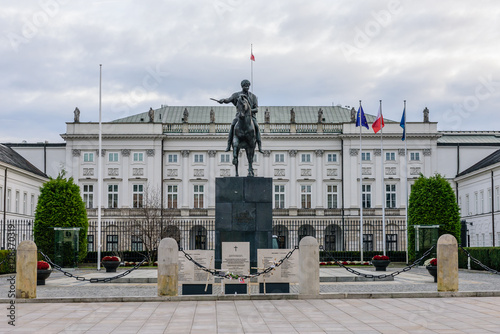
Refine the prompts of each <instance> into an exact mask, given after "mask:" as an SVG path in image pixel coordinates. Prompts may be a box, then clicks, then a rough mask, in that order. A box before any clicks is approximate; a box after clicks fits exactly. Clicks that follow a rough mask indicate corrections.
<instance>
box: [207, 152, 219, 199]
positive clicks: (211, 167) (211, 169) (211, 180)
mask: <svg viewBox="0 0 500 334" xmlns="http://www.w3.org/2000/svg"><path fill="white" fill-rule="evenodd" d="M216 156H217V151H214V150H210V151H208V171H207V174H208V175H207V179H208V185H207V188H208V193H207V194H206V195H208V196H206V198H207V208H208V209H215V177H216V175H215V157H216Z"/></svg>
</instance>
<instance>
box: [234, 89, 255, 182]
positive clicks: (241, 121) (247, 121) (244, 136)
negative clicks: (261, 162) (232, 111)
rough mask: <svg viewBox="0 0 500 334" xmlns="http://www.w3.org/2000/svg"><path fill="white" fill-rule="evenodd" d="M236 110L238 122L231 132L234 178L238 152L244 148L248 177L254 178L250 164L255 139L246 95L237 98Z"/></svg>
mask: <svg viewBox="0 0 500 334" xmlns="http://www.w3.org/2000/svg"><path fill="white" fill-rule="evenodd" d="M236 110H237V115H238V121H237V122H236V125H235V126H234V132H233V165H234V166H235V167H236V176H238V155H239V153H240V150H241V149H242V148H244V149H245V152H246V154H247V160H248V176H254V172H253V167H252V164H253V157H254V154H255V145H256V142H257V139H256V136H255V125H254V123H253V121H252V110H251V108H250V103H249V102H248V97H247V96H246V95H244V94H241V95H240V96H239V98H238V102H237V104H236Z"/></svg>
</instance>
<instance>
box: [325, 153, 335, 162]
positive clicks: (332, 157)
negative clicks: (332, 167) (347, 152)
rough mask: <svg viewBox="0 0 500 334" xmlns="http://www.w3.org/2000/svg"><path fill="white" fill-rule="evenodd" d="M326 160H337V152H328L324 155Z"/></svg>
mask: <svg viewBox="0 0 500 334" xmlns="http://www.w3.org/2000/svg"><path fill="white" fill-rule="evenodd" d="M326 161H327V162H337V154H336V153H328V154H327V155H326Z"/></svg>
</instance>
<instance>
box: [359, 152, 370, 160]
mask: <svg viewBox="0 0 500 334" xmlns="http://www.w3.org/2000/svg"><path fill="white" fill-rule="evenodd" d="M370 160H371V154H370V152H361V161H370Z"/></svg>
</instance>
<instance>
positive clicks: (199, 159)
mask: <svg viewBox="0 0 500 334" xmlns="http://www.w3.org/2000/svg"><path fill="white" fill-rule="evenodd" d="M193 158H194V160H193V162H194V163H195V164H197V163H200V164H201V163H203V160H204V155H203V154H195V155H193Z"/></svg>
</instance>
